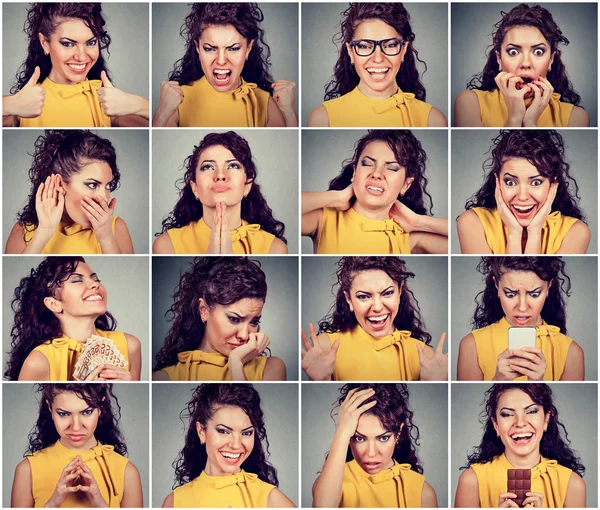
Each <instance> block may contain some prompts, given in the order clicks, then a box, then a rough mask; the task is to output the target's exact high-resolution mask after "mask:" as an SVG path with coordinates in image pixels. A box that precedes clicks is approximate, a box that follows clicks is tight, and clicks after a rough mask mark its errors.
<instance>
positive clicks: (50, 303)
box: [44, 297, 63, 313]
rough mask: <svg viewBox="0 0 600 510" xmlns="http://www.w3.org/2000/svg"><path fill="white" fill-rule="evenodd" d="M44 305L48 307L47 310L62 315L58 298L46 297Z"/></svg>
mask: <svg viewBox="0 0 600 510" xmlns="http://www.w3.org/2000/svg"><path fill="white" fill-rule="evenodd" d="M44 304H45V305H46V308H48V310H50V311H51V312H53V313H62V311H63V308H62V305H61V304H60V301H59V300H58V299H56V298H53V297H46V298H44Z"/></svg>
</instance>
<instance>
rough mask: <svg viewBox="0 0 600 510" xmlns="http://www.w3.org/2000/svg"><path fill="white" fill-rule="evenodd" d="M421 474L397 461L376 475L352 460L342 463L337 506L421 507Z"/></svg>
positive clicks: (422, 477) (422, 481)
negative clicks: (342, 478) (339, 495)
mask: <svg viewBox="0 0 600 510" xmlns="http://www.w3.org/2000/svg"><path fill="white" fill-rule="evenodd" d="M424 483H425V477H424V476H423V475H420V474H419V473H417V472H416V471H412V470H411V466H410V464H398V463H397V462H396V461H394V466H393V467H391V468H389V469H384V470H382V471H380V472H379V473H377V474H376V475H370V474H368V473H367V472H365V471H364V470H363V469H362V468H361V467H360V465H359V464H358V463H357V462H356V461H355V460H352V461H350V462H346V467H345V468H344V482H343V484H342V499H341V501H340V505H339V508H421V493H422V492H423V484H424Z"/></svg>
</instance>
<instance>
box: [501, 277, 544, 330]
mask: <svg viewBox="0 0 600 510" xmlns="http://www.w3.org/2000/svg"><path fill="white" fill-rule="evenodd" d="M496 287H497V289H498V297H499V298H500V305H501V306H502V310H503V311H504V316H505V317H506V320H507V321H508V323H509V324H510V325H511V326H530V327H535V326H540V325H541V324H542V323H543V320H542V308H544V303H545V302H546V298H547V297H548V293H549V292H550V282H545V281H544V280H542V279H541V278H540V277H539V276H538V275H537V274H535V273H534V272H533V271H507V272H506V273H504V274H503V275H502V277H501V278H500V281H499V282H496Z"/></svg>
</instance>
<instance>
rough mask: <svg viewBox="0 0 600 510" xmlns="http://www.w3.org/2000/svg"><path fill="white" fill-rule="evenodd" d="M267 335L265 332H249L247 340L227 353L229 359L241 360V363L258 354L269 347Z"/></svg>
mask: <svg viewBox="0 0 600 510" xmlns="http://www.w3.org/2000/svg"><path fill="white" fill-rule="evenodd" d="M270 343H271V342H270V340H269V337H268V336H267V335H266V333H250V335H249V338H248V341H247V342H246V343H245V344H243V345H240V346H239V347H236V348H235V349H233V350H232V351H231V353H230V354H229V360H230V361H232V360H234V361H236V360H237V361H241V363H242V364H243V365H245V364H246V363H248V362H249V361H251V360H253V359H254V358H256V357H258V356H260V355H261V354H262V353H263V352H264V350H265V349H266V348H267V347H269V344H270Z"/></svg>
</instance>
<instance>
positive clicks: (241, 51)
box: [194, 25, 254, 92]
mask: <svg viewBox="0 0 600 510" xmlns="http://www.w3.org/2000/svg"><path fill="white" fill-rule="evenodd" d="M253 42H254V41H247V40H246V38H245V37H244V36H243V35H242V34H240V33H239V32H238V31H237V30H236V28H235V27H234V26H233V25H210V26H208V27H206V28H205V29H204V30H203V31H202V36H201V37H200V40H199V41H194V44H195V45H196V51H197V52H198V56H199V57H200V66H201V67H202V71H203V72H204V76H206V79H207V80H208V83H210V84H211V85H212V87H213V88H214V89H215V90H216V91H217V92H227V91H230V90H234V89H236V88H238V87H239V86H240V85H241V84H242V70H243V69H244V64H245V63H246V60H247V59H248V56H249V55H250V51H251V50H252V45H253Z"/></svg>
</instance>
